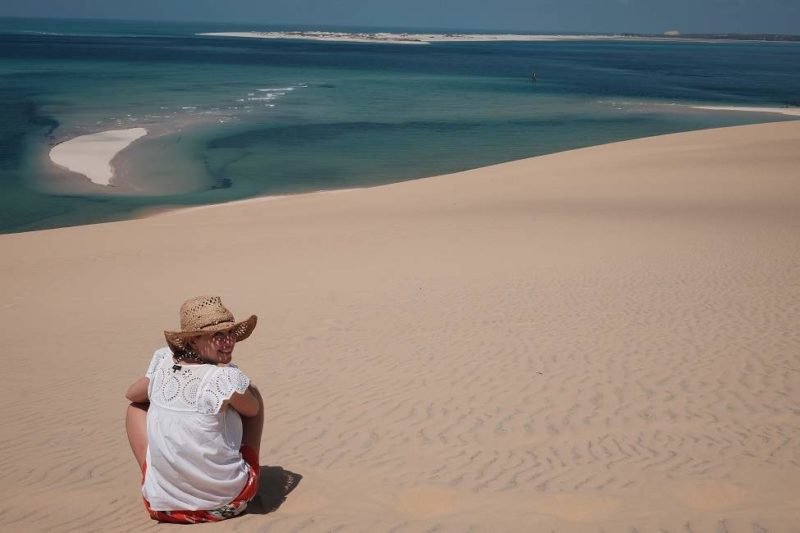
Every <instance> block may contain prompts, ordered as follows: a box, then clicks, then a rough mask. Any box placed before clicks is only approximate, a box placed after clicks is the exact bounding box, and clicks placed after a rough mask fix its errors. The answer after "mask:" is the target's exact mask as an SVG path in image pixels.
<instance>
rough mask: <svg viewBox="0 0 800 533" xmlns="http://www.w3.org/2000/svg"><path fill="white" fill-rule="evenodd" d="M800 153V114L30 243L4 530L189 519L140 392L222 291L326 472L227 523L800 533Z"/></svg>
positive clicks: (306, 464) (278, 433) (268, 448)
mask: <svg viewBox="0 0 800 533" xmlns="http://www.w3.org/2000/svg"><path fill="white" fill-rule="evenodd" d="M799 168H800V122H798V121H785V122H778V123H774V124H764V125H756V126H740V127H733V128H724V129H716V130H706V131H697V132H689V133H681V134H675V135H666V136H661V137H653V138H646V139H639V140H634V141H627V142H622V143H615V144H609V145H604V146H597V147H591V148H585V149H581V150H575V151H570V152H563V153H558V154H553V155H548V156H543V157H538V158H533V159H527V160H522V161H516V162H511V163H505V164H502V165H495V166H491V167H485V168H480V169H476V170H471V171H467V172H461V173H457V174H451V175H446V176H438V177H432V178H428V179H423V180H416V181H410V182H404V183H398V184H393V185H388V186H381V187H374V188H367V189H357V190H350V191H346V192H342V193H340V194H303V195H296V196H284V197H280V198H273V199H270V200H269V201H264V200H251V201H245V202H238V203H232V204H227V205H221V206H216V207H212V208H204V209H193V210H192V209H190V210H178V211H172V212H169V213H162V214H158V215H154V216H150V217H147V218H141V219H138V220H132V221H124V222H117V223H110V224H99V225H93V226H83V227H76V228H63V229H57V230H48V231H40V232H31V233H24V234H12V235H0V275H2V278H1V279H2V280H3V281H2V283H3V294H4V297H3V301H2V304H0V305H2V307H3V330H2V331H3V337H4V339H5V349H4V354H5V361H6V368H7V379H6V380H5V383H4V386H3V387H2V389H0V390H2V392H1V393H0V394H2V401H1V402H0V409H2V420H3V425H4V428H3V432H2V437H0V443H1V445H2V449H3V450H4V451H5V453H4V455H3V458H2V460H1V461H2V463H1V464H2V468H0V495H2V501H3V502H4V504H3V522H4V527H5V528H7V529H8V530H19V531H75V530H79V531H84V530H101V531H143V530H144V531H147V530H155V529H158V530H159V531H163V530H166V529H176V530H177V529H178V528H177V527H175V526H173V527H172V528H171V527H170V526H158V525H157V524H156V523H154V522H151V521H150V520H149V519H148V518H147V516H146V514H145V512H144V509H143V506H142V503H141V499H140V495H139V482H140V473H139V472H137V467H136V464H135V462H134V459H133V457H132V455H131V453H130V451H129V448H128V443H127V440H126V437H125V432H124V427H123V415H124V412H125V408H126V406H127V404H126V402H125V398H124V393H125V390H126V387H127V386H128V385H129V384H130V382H132V381H133V380H134V379H135V378H136V377H138V376H140V375H142V374H143V373H144V371H145V369H146V366H147V363H148V361H149V360H150V357H151V355H152V352H153V350H155V349H156V348H158V347H160V346H162V345H163V344H164V339H163V337H162V336H161V332H162V330H164V329H166V328H173V327H177V320H178V317H177V309H178V306H179V305H180V303H181V302H182V301H183V300H184V299H185V298H187V297H189V296H193V295H197V294H219V295H221V296H222V297H223V299H224V301H225V302H226V304H227V305H228V306H229V307H230V308H231V310H232V311H233V312H234V313H235V314H236V315H237V316H239V317H244V316H245V315H247V314H249V313H255V314H257V315H259V326H258V328H257V329H256V331H255V333H254V335H253V336H252V337H251V339H249V340H247V341H246V342H244V343H242V344H241V345H239V346H237V349H236V352H235V354H234V360H235V361H236V362H237V363H238V364H239V365H240V366H241V367H242V368H243V369H244V370H245V371H246V372H247V373H248V374H249V376H250V377H251V378H252V379H253V381H254V382H255V383H256V384H257V385H258V386H259V387H260V389H261V391H262V394H263V396H264V400H265V404H266V424H265V431H264V438H263V445H262V454H263V456H262V458H261V463H262V464H264V465H272V466H280V467H283V468H285V469H287V470H290V471H292V472H296V473H299V474H301V475H302V476H303V480H302V481H301V483H300V485H299V486H298V487H297V489H296V490H295V491H294V492H293V493H292V494H290V495H289V497H288V499H287V500H286V502H285V503H283V505H282V506H281V507H280V508H279V509H278V510H277V511H275V512H273V513H269V514H259V513H257V512H256V513H252V514H247V515H245V516H243V517H240V518H237V519H235V520H231V521H228V522H226V523H222V524H218V525H209V526H196V527H201V528H202V529H203V530H216V531H223V530H224V531H228V530H236V531H270V532H283V531H287V532H288V531H309V532H324V531H347V532H350V531H365V532H383V531H397V532H417V531H420V532H421V531H438V532H449V531H459V532H463V531H486V532H498V531H530V532H550V531H556V532H598V531H604V532H626V533H630V532H633V531H636V532H638V533H646V532H647V533H649V532H662V533H663V532H672V533H677V532H682V533H685V532H693V533H701V532H715V533H717V532H728V533H738V532H754V531H756V532H795V531H799V530H798V528H799V527H800V173H798V169H799ZM14 368H16V369H17V374H14V373H13V372H10V370H11V369H14Z"/></svg>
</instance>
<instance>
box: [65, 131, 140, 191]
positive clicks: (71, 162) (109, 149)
mask: <svg viewBox="0 0 800 533" xmlns="http://www.w3.org/2000/svg"><path fill="white" fill-rule="evenodd" d="M145 135H147V130H146V129H145V128H130V129H126V130H108V131H101V132H100V133H92V134H91V135H81V136H80V137H75V138H74V139H70V140H68V141H65V142H63V143H61V144H58V145H56V146H54V147H53V149H52V150H50V160H51V161H53V163H55V164H56V165H59V166H62V167H64V168H66V169H68V170H71V171H72V172H77V173H78V174H83V175H84V176H86V177H87V178H89V179H90V180H92V182H94V183H97V184H98V185H109V184H110V181H111V178H112V177H114V169H113V167H112V166H111V160H112V159H114V157H115V156H116V155H117V154H118V153H120V152H121V151H122V150H124V149H125V148H127V147H128V146H129V145H130V144H131V143H132V142H133V141H135V140H136V139H139V138H140V137H144V136H145Z"/></svg>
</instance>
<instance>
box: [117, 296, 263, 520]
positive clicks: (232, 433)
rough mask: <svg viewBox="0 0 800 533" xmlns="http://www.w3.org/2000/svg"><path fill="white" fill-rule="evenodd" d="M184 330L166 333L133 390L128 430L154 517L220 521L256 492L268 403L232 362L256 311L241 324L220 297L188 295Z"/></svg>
mask: <svg viewBox="0 0 800 533" xmlns="http://www.w3.org/2000/svg"><path fill="white" fill-rule="evenodd" d="M180 318H181V330H180V331H172V332H170V331H165V332H164V335H165V336H166V338H167V344H168V345H169V347H168V348H161V349H159V350H157V351H156V352H155V355H153V359H152V361H151V362H150V366H149V368H148V369H147V373H146V374H145V376H144V377H141V378H139V379H138V380H136V381H135V382H134V383H133V385H131V387H130V388H129V389H128V393H127V395H126V396H127V398H128V400H130V401H131V402H133V403H131V405H130V406H129V407H128V413H127V419H126V422H125V423H126V428H127V431H128V440H129V441H130V444H131V448H132V449H133V455H134V456H135V457H136V461H137V462H138V463H139V466H140V467H141V469H142V474H143V479H142V495H143V496H144V505H145V508H146V509H147V511H148V512H149V513H150V517H151V518H153V519H154V520H159V521H163V522H177V523H196V522H216V521H219V520H224V519H226V518H231V517H233V516H236V515H238V514H240V513H241V512H242V511H244V510H245V508H246V507H247V503H248V502H249V501H250V500H251V499H252V498H253V497H254V496H255V495H256V492H257V490H258V479H259V465H258V452H259V448H260V445H261V429H262V427H263V425H264V412H263V402H262V399H261V395H260V394H259V392H258V390H257V389H256V388H255V387H254V386H253V385H251V383H250V379H249V378H248V377H247V376H246V375H245V374H244V373H243V372H242V371H241V370H239V368H237V367H236V366H235V365H233V364H231V357H232V354H233V348H234V346H235V345H236V343H237V342H238V341H243V340H245V339H246V338H247V337H249V336H250V334H251V333H252V332H253V329H254V328H255V326H256V320H257V318H256V316H255V315H253V316H251V317H250V318H248V319H247V320H245V321H243V322H236V321H235V320H234V319H233V315H232V314H231V312H230V311H228V310H227V309H226V308H225V306H223V305H222V301H221V300H220V298H219V297H216V296H201V297H198V298H192V299H191V300H188V301H186V302H185V303H184V304H183V306H181V311H180Z"/></svg>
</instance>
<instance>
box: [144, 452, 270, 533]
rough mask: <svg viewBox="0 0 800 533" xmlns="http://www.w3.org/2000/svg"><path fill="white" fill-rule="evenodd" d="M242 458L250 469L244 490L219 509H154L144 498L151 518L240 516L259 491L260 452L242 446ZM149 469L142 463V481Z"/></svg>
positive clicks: (184, 520)
mask: <svg viewBox="0 0 800 533" xmlns="http://www.w3.org/2000/svg"><path fill="white" fill-rule="evenodd" d="M241 452H242V458H244V460H245V462H246V463H247V465H248V466H249V467H250V469H249V470H250V471H249V473H248V476H247V483H245V485H244V488H243V489H242V492H240V493H239V495H238V496H236V497H235V498H234V499H233V501H232V502H231V503H229V504H227V505H223V506H222V507H218V508H217V509H211V510H209V511H202V510H200V511H181V510H177V511H154V510H152V509H151V508H150V502H148V501H147V500H146V499H144V498H143V499H144V508H145V509H147V512H148V513H149V514H150V518H152V519H153V520H158V521H159V522H172V523H174V524H197V523H200V522H219V521H221V520H225V519H227V518H233V517H234V516H238V515H240V514H242V513H243V512H244V510H245V509H247V503H248V502H249V501H250V500H252V499H253V498H254V497H255V495H256V493H257V492H258V475H259V466H258V454H257V453H256V451H255V450H254V449H253V448H251V447H250V446H242V448H241ZM146 471H147V463H145V464H144V465H142V483H144V474H145V472H146Z"/></svg>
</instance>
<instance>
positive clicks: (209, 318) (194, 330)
mask: <svg viewBox="0 0 800 533" xmlns="http://www.w3.org/2000/svg"><path fill="white" fill-rule="evenodd" d="M257 320H258V317H256V315H252V316H251V317H250V318H248V319H247V320H243V321H241V322H236V321H235V320H234V319H233V314H231V312H230V311H228V309H227V308H226V307H225V306H224V305H222V300H221V299H220V297H219V296H198V297H196V298H190V299H189V300H186V301H185V302H184V303H183V305H182V306H181V330H180V331H165V332H164V337H166V339H167V344H168V345H169V347H170V349H172V352H173V353H175V354H184V353H187V352H188V351H189V350H190V347H189V344H188V342H187V341H188V339H190V338H192V337H197V336H199V335H205V334H207V333H216V332H217V331H226V330H230V332H231V334H233V336H234V337H236V342H239V341H243V340H245V339H246V338H247V337H249V336H250V334H251V333H252V332H253V330H254V329H255V327H256V321H257Z"/></svg>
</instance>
